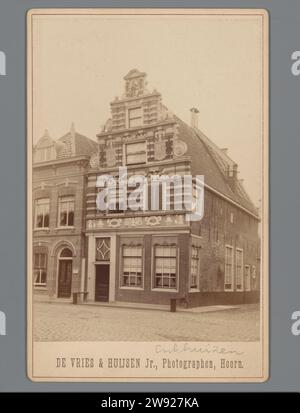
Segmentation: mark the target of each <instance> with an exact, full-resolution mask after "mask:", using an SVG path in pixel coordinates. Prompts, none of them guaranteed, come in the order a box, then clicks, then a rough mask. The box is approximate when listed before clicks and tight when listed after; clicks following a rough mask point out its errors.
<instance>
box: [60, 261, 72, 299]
mask: <svg viewBox="0 0 300 413" xmlns="http://www.w3.org/2000/svg"><path fill="white" fill-rule="evenodd" d="M71 287H72V260H59V268H58V291H57V296H58V298H70V297H71Z"/></svg>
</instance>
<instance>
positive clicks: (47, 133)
mask: <svg viewBox="0 0 300 413" xmlns="http://www.w3.org/2000/svg"><path fill="white" fill-rule="evenodd" d="M43 138H50V135H49V130H48V129H47V128H46V129H45V130H44V135H43Z"/></svg>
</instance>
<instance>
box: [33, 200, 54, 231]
mask: <svg viewBox="0 0 300 413" xmlns="http://www.w3.org/2000/svg"><path fill="white" fill-rule="evenodd" d="M49 206H50V200H49V198H39V199H36V201H35V227H36V228H48V227H49Z"/></svg>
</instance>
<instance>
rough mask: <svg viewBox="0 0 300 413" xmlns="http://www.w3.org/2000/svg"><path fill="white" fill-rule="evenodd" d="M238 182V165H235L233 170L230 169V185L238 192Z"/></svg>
mask: <svg viewBox="0 0 300 413" xmlns="http://www.w3.org/2000/svg"><path fill="white" fill-rule="evenodd" d="M237 182H238V165H237V164H236V163H235V164H233V165H232V169H230V168H229V169H228V183H229V185H230V187H231V189H232V190H233V192H235V191H236V186H237Z"/></svg>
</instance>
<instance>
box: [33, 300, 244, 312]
mask: <svg viewBox="0 0 300 413" xmlns="http://www.w3.org/2000/svg"><path fill="white" fill-rule="evenodd" d="M34 302H38V303H47V304H73V302H72V300H71V299H64V298H53V299H50V298H49V297H47V296H35V297H34ZM76 305H77V306H84V307H86V306H89V307H110V308H127V309H135V310H152V311H167V312H170V306H169V305H160V304H147V303H131V302H124V301H114V302H111V303H107V302H95V301H87V302H84V303H83V302H81V303H78V304H76ZM238 308H240V306H238V305H210V306H201V307H192V308H184V307H179V306H177V308H176V312H178V313H192V314H198V313H210V312H214V311H225V310H232V309H238Z"/></svg>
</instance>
